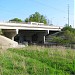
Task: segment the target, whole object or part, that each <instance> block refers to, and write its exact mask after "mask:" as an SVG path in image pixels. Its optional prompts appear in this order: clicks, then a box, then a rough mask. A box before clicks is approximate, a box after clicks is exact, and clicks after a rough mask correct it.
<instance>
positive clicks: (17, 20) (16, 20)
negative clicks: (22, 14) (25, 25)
mask: <svg viewBox="0 0 75 75" xmlns="http://www.w3.org/2000/svg"><path fill="white" fill-rule="evenodd" d="M9 21H11V22H12V21H13V22H22V20H21V19H19V18H14V19H11V20H9Z"/></svg>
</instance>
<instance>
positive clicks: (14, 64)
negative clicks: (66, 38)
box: [0, 46, 75, 75]
mask: <svg viewBox="0 0 75 75" xmlns="http://www.w3.org/2000/svg"><path fill="white" fill-rule="evenodd" d="M0 75H75V51H74V50H71V49H64V48H61V47H60V48H47V47H46V48H45V47H40V46H28V47H25V48H21V49H8V50H6V51H2V50H0Z"/></svg>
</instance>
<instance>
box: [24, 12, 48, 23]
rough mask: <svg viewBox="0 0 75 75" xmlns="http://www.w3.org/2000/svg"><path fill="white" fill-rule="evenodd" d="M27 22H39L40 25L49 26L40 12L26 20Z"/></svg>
mask: <svg viewBox="0 0 75 75" xmlns="http://www.w3.org/2000/svg"><path fill="white" fill-rule="evenodd" d="M25 22H39V23H44V24H47V19H46V17H45V16H43V15H41V14H40V13H39V12H35V13H34V14H32V15H30V16H29V18H26V19H25Z"/></svg>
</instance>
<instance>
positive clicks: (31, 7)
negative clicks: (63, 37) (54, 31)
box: [0, 0, 74, 27]
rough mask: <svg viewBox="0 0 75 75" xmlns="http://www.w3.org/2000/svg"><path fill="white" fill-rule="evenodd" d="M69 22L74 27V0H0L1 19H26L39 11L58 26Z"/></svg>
mask: <svg viewBox="0 0 75 75" xmlns="http://www.w3.org/2000/svg"><path fill="white" fill-rule="evenodd" d="M68 4H69V23H70V25H72V26H73V27H74V0H0V21H8V20H10V19H13V18H20V19H22V20H25V18H28V17H29V16H30V15H31V14H34V13H35V12H39V13H40V14H42V15H44V16H45V17H46V18H47V19H49V21H50V23H52V24H53V25H56V26H64V25H65V24H67V23H68Z"/></svg>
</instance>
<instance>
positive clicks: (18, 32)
mask: <svg viewBox="0 0 75 75" xmlns="http://www.w3.org/2000/svg"><path fill="white" fill-rule="evenodd" d="M0 29H2V31H3V34H4V36H6V37H8V38H10V39H12V40H14V41H17V42H18V43H24V42H28V43H38V44H39V43H41V44H44V43H45V36H46V35H48V34H52V33H55V32H58V31H61V29H62V27H59V26H49V25H44V24H43V23H36V22H31V23H28V24H25V23H9V22H7V23H6V22H5V23H4V22H0Z"/></svg>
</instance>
